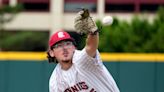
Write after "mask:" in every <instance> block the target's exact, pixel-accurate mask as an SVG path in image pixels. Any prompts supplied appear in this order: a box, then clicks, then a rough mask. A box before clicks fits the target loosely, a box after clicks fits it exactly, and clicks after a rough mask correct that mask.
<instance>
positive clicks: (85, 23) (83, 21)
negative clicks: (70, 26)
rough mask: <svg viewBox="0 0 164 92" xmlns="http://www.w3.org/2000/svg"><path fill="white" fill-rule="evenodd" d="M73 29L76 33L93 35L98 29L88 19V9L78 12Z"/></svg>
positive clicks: (90, 19)
mask: <svg viewBox="0 0 164 92" xmlns="http://www.w3.org/2000/svg"><path fill="white" fill-rule="evenodd" d="M74 27H75V30H76V31H77V33H80V34H88V33H95V32H96V31H97V29H98V28H97V26H96V24H95V22H94V21H93V19H92V18H91V17H90V14H89V11H88V9H82V10H81V11H80V12H78V14H77V16H76V18H75V21H74Z"/></svg>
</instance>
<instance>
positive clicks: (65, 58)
mask: <svg viewBox="0 0 164 92" xmlns="http://www.w3.org/2000/svg"><path fill="white" fill-rule="evenodd" d="M62 61H63V62H65V63H68V62H69V61H71V58H70V57H64V58H63V59H62Z"/></svg>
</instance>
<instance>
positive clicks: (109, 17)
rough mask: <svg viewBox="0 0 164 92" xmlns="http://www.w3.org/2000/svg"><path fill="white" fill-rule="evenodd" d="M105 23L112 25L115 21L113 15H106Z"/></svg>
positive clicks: (103, 21) (103, 20)
mask: <svg viewBox="0 0 164 92" xmlns="http://www.w3.org/2000/svg"><path fill="white" fill-rule="evenodd" d="M102 23H103V25H111V24H112V23H113V17H112V16H105V17H104V18H103V19H102Z"/></svg>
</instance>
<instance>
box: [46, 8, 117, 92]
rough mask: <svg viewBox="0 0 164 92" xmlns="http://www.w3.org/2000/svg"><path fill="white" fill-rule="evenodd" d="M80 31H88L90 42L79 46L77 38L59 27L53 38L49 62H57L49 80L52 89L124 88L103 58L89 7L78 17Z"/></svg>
mask: <svg viewBox="0 0 164 92" xmlns="http://www.w3.org/2000/svg"><path fill="white" fill-rule="evenodd" d="M75 29H76V31H77V32H78V33H80V34H81V33H84V34H87V38H86V45H85V47H84V48H83V49H82V50H77V49H76V45H75V43H74V40H73V38H72V37H70V35H69V34H68V33H67V32H65V31H64V30H62V29H61V30H58V31H57V32H56V33H54V34H53V35H52V36H51V37H50V40H49V48H50V49H49V51H48V53H47V54H48V59H49V62H55V63H57V65H56V67H55V69H54V71H53V72H52V75H51V77H50V80H49V91H50V92H120V91H119V89H118V87H117V85H116V83H115V81H114V79H113V77H112V76H111V74H110V73H109V72H108V71H107V69H106V67H105V66H104V65H103V63H102V60H101V58H100V54H99V51H98V50H97V48H98V43H99V31H98V28H97V26H96V24H95V22H94V21H93V20H92V18H91V17H90V15H89V12H88V11H87V10H84V9H83V10H82V11H80V12H79V13H78V14H77V16H76V18H75Z"/></svg>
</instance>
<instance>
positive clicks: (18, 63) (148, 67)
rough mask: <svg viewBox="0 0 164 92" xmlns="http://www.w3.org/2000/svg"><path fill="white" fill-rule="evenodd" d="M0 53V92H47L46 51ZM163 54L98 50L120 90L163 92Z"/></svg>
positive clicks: (50, 65) (48, 75) (48, 65)
mask: <svg viewBox="0 0 164 92" xmlns="http://www.w3.org/2000/svg"><path fill="white" fill-rule="evenodd" d="M0 55H1V56H0V92H48V85H49V84H48V81H49V77H50V75H51V73H52V71H53V69H54V67H55V64H50V63H48V61H47V60H46V58H45V56H46V55H45V53H33V52H32V53H29V52H28V53H27V52H17V53H13V52H8V53H3V52H2V53H0ZM163 56H164V55H163V54H141V53H140V54H133V53H126V54H121V53H120V54H119V53H116V54H114V53H113V54H109V53H101V57H102V59H103V61H104V64H105V66H106V67H107V69H108V70H109V71H110V72H111V74H112V76H113V77H114V79H115V80H116V82H117V84H118V86H119V88H120V91H121V92H163V91H164V87H163V85H164V72H163V71H164V57H163ZM100 76H101V75H100Z"/></svg>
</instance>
